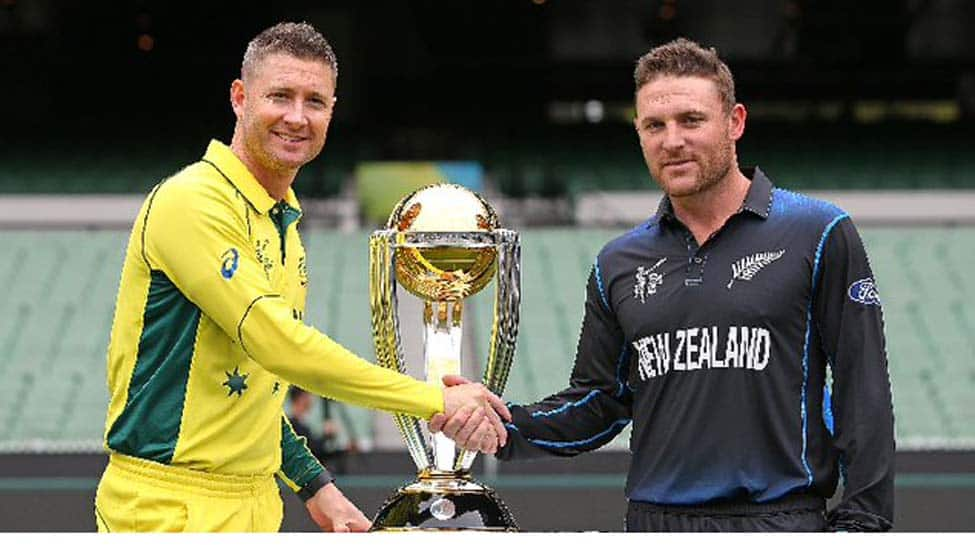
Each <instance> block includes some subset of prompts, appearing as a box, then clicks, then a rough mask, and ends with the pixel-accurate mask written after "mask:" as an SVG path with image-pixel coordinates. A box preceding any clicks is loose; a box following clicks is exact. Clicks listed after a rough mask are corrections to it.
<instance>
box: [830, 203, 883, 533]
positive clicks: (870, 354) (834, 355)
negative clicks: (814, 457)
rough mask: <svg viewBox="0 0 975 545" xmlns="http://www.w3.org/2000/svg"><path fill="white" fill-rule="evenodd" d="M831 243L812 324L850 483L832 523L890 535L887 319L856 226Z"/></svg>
mask: <svg viewBox="0 0 975 545" xmlns="http://www.w3.org/2000/svg"><path fill="white" fill-rule="evenodd" d="M828 237H829V238H828V239H827V241H826V244H825V247H824V248H823V254H822V256H821V259H822V263H821V271H822V273H821V278H820V282H819V286H818V289H817V291H816V293H815V294H814V296H815V305H814V312H815V317H814V320H815V322H816V324H818V327H819V334H820V337H821V339H822V342H823V348H824V350H825V352H826V355H827V357H828V358H829V363H830V367H831V370H832V375H833V394H832V410H833V416H834V426H835V427H834V432H833V444H834V446H835V448H836V449H838V450H839V452H840V464H841V468H840V469H841V474H842V475H844V476H845V480H846V483H845V487H844V491H843V498H842V500H841V502H840V503H839V505H838V506H837V507H836V508H835V509H834V510H833V512H832V513H831V514H830V524H831V526H832V527H833V528H835V529H840V530H888V529H890V527H891V525H892V522H891V521H893V518H894V411H893V406H892V402H891V391H890V377H889V375H888V371H887V354H886V351H885V348H884V325H883V314H882V312H881V308H880V300H879V298H878V296H877V289H876V286H875V284H874V278H873V272H872V271H871V270H870V263H869V262H868V261H867V255H866V252H865V251H864V249H863V243H862V242H861V241H860V236H859V235H858V234H857V231H856V228H855V227H854V226H853V223H852V221H850V219H849V218H846V219H843V220H841V221H840V222H839V223H838V224H837V225H836V227H835V228H834V229H833V231H832V232H831V233H830V234H829V235H828Z"/></svg>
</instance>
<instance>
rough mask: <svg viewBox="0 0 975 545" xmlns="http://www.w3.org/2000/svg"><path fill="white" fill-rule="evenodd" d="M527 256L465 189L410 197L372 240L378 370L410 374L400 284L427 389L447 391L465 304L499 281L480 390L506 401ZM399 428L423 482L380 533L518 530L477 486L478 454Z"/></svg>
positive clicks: (391, 505) (457, 366) (438, 188)
mask: <svg viewBox="0 0 975 545" xmlns="http://www.w3.org/2000/svg"><path fill="white" fill-rule="evenodd" d="M520 252H521V247H520V245H519V240H518V233H516V232H514V231H510V230H507V229H501V228H500V225H499V221H498V216H497V214H496V213H495V211H494V209H493V208H492V207H491V205H490V204H488V202H487V201H485V200H484V199H482V198H481V197H480V196H479V195H477V194H476V193H474V192H472V191H470V190H468V189H466V188H464V187H461V186H457V185H451V184H439V185H431V186H427V187H424V188H421V189H418V190H417V191H415V192H413V193H411V194H409V195H407V196H406V197H404V198H403V199H402V200H401V201H400V202H399V203H398V204H397V205H396V207H395V208H394V209H393V212H392V214H391V215H390V217H389V221H388V222H387V224H386V228H385V229H383V230H379V231H375V232H374V233H373V234H372V236H371V237H370V239H369V261H370V265H369V273H370V281H369V291H370V302H371V307H372V326H373V337H374V340H375V344H376V358H377V360H378V363H379V365H382V366H384V367H387V368H390V369H394V370H397V371H399V372H401V373H405V372H406V366H405V362H404V358H403V353H402V347H401V340H400V339H401V336H400V319H399V315H398V308H397V292H396V286H397V285H398V284H399V285H402V286H403V287H404V288H405V289H406V290H407V291H408V292H410V293H411V294H413V295H415V296H416V297H418V298H419V299H420V300H421V301H422V303H423V316H422V319H423V321H422V323H423V332H424V341H423V344H424V360H425V364H426V365H425V367H426V380H427V381H428V382H430V383H433V384H437V385H439V384H441V378H442V377H443V376H444V375H447V374H460V370H461V361H460V360H461V335H462V328H461V326H462V318H463V310H464V300H465V299H466V298H468V297H470V296H472V295H474V294H475V293H477V292H479V291H480V290H482V289H483V288H485V287H486V286H487V285H488V284H489V283H490V282H491V279H492V278H496V282H495V297H494V320H493V322H494V323H493V325H492V329H491V337H490V339H491V340H490V351H489V354H488V360H487V362H486V363H485V365H484V373H483V377H482V381H483V383H484V385H485V386H487V388H489V389H490V390H491V391H493V392H494V393H496V394H498V395H501V393H502V391H503V390H504V386H505V382H506V381H507V379H508V371H509V370H510V368H511V361H512V357H513V356H514V351H515V338H516V336H517V334H518V306H519V302H520V297H521V293H520V279H521V273H520V265H519V259H520ZM417 318H419V316H418V317H417ZM407 320H409V322H412V321H413V320H412V319H411V318H407ZM417 321H419V320H417ZM394 418H395V420H396V425H397V426H398V427H399V430H400V432H401V433H402V435H403V438H404V440H405V441H406V445H407V448H408V450H409V453H410V456H411V457H412V458H413V461H414V462H415V463H416V467H417V470H418V472H419V473H418V476H417V479H416V481H414V482H413V483H411V484H409V485H407V486H404V487H402V488H400V489H399V490H397V491H396V493H395V494H394V495H393V496H392V497H390V498H389V499H388V500H387V501H386V503H385V504H384V505H383V507H382V508H381V509H380V511H379V513H378V514H377V515H376V517H375V519H374V521H373V530H437V529H471V530H500V531H506V530H507V531H510V530H517V529H518V528H517V525H516V523H515V521H514V518H513V517H512V516H511V513H510V512H509V511H508V509H507V507H506V506H505V505H504V503H502V502H501V500H500V499H499V498H498V497H497V495H496V494H495V493H494V491H493V490H491V489H490V488H488V487H486V486H484V485H482V484H480V483H478V482H477V481H475V480H473V479H472V478H471V473H470V469H471V464H472V463H473V462H474V457H475V455H476V452H471V451H466V450H458V449H457V448H456V447H455V445H454V442H453V441H452V440H450V439H448V438H447V437H445V436H444V435H443V434H442V433H437V434H433V435H432V436H429V434H428V433H427V432H426V431H425V430H424V429H423V427H421V422H420V420H419V419H417V418H415V417H413V416H409V415H404V414H397V415H395V416H394Z"/></svg>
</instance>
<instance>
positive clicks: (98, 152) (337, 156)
mask: <svg viewBox="0 0 975 545" xmlns="http://www.w3.org/2000/svg"><path fill="white" fill-rule="evenodd" d="M907 136H909V138H907ZM356 138H358V140H355V139H356ZM203 145H204V143H202V142H193V143H185V142H184V143H180V144H179V145H177V146H175V149H174V147H173V146H171V145H163V144H153V145H146V146H140V147H138V148H134V147H133V148H131V149H128V148H126V149H120V148H119V146H118V145H103V146H92V145H91V144H88V146H89V147H88V148H86V147H84V146H80V147H77V148H71V149H48V150H45V151H43V152H38V151H34V150H0V164H2V165H3V167H4V168H3V169H0V194H2V193H145V192H146V191H147V190H148V189H149V188H150V187H152V186H153V185H155V183H156V182H158V181H159V180H161V179H162V178H164V177H165V176H168V175H170V174H172V173H173V171H174V169H176V168H178V167H179V165H182V164H186V163H187V162H191V161H193V160H195V159H196V158H198V157H199V155H200V153H201V151H202V146H203ZM973 147H975V139H973V136H972V132H971V131H970V130H967V127H965V126H964V125H935V124H911V123H902V124H878V125H842V124H836V125H833V124H828V125H814V124H813V125H791V124H754V125H750V126H749V127H748V130H747V132H746V136H745V137H744V138H743V139H742V140H741V141H739V144H738V153H739V159H740V162H741V164H743V165H752V164H756V163H757V164H759V165H761V166H762V167H763V168H764V169H765V170H766V172H768V173H769V174H770V175H771V176H772V177H773V179H774V180H775V181H776V183H777V184H778V185H780V186H782V187H786V188H790V189H807V190H808V189H932V188H940V189H950V188H975V175H973V174H972V173H973V172H975V154H972V153H970V152H969V150H971V149H972V148H973ZM381 149H382V146H381V145H377V143H375V142H371V141H369V140H367V139H365V138H363V137H361V136H357V135H356V136H354V135H351V134H349V135H347V138H346V139H345V140H341V139H335V141H334V142H333V141H332V140H331V139H330V140H329V144H328V147H327V148H326V151H325V153H324V154H323V156H322V157H321V158H320V159H318V160H316V161H313V162H312V163H310V164H309V165H307V166H306V167H305V168H303V169H302V171H301V174H300V175H299V178H298V180H297V181H296V190H297V191H298V192H299V193H300V194H301V195H303V196H306V197H329V196H333V195H336V194H338V193H340V192H341V191H342V190H343V188H345V187H346V186H347V185H349V184H348V181H349V180H350V179H351V178H352V176H353V173H354V171H355V168H356V164H357V163H358V162H361V161H370V160H378V159H383V160H388V159H391V158H390V157H384V156H382V155H381V154H382V152H381V151H379V150H381ZM464 149H465V151H464V154H463V156H460V157H456V158H459V159H463V160H469V161H477V162H480V163H481V164H482V165H483V166H484V169H485V173H486V175H487V179H488V180H490V181H492V182H493V183H494V184H495V186H496V187H498V189H499V190H500V191H501V193H503V194H505V195H508V196H512V197H522V196H528V195H534V196H543V197H552V196H569V197H572V196H573V195H576V194H578V193H579V192H584V191H595V190H613V189H645V188H647V187H648V186H649V185H650V184H651V181H650V179H649V176H648V173H647V169H646V167H645V166H644V163H643V158H642V156H641V154H640V149H639V144H638V142H637V138H636V135H635V134H634V133H633V132H632V130H631V129H630V127H628V126H625V125H624V126H621V125H618V124H607V125H598V126H595V125H594V126H588V125H587V126H565V127H556V128H554V129H549V130H540V129H537V128H536V129H532V128H530V127H526V128H525V130H524V131H519V132H518V133H512V134H505V135H503V136H496V137H494V139H490V138H488V139H484V140H483V141H481V142H480V143H479V144H477V145H475V144H474V143H469V144H468V145H466V147H465V148H464ZM357 150H366V151H357ZM370 150H371V151H370ZM395 158H396V157H392V159H395ZM432 159H443V157H433V158H432Z"/></svg>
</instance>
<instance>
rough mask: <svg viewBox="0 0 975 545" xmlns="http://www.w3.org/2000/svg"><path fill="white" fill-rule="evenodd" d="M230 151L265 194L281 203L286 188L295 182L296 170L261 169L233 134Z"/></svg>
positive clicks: (285, 195)
mask: <svg viewBox="0 0 975 545" xmlns="http://www.w3.org/2000/svg"><path fill="white" fill-rule="evenodd" d="M230 150H231V151H233V152H234V155H236V156H237V158H238V159H240V162H241V163H244V166H245V167H247V170H248V171H250V173H251V174H252V175H253V176H254V178H255V179H256V180H257V182H258V183H259V184H261V186H262V187H263V188H264V190H265V191H267V194H268V195H270V196H271V198H272V199H274V200H275V201H282V200H284V199H285V197H287V195H288V188H289V187H291V184H292V183H293V182H294V181H295V176H297V175H298V171H297V169H296V170H294V171H286V172H282V171H277V170H269V169H266V168H262V167H261V165H260V164H259V163H258V162H257V161H254V160H253V159H252V158H251V156H250V154H249V153H247V148H246V146H244V142H243V140H242V139H241V138H239V137H238V135H237V134H234V138H233V140H231V142H230Z"/></svg>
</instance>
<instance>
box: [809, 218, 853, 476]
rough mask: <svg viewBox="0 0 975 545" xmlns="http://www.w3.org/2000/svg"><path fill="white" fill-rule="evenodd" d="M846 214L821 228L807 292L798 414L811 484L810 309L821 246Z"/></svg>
mask: <svg viewBox="0 0 975 545" xmlns="http://www.w3.org/2000/svg"><path fill="white" fill-rule="evenodd" d="M848 217H849V215H848V214H840V215H839V216H836V217H835V218H833V221H831V222H829V225H827V226H826V228H825V229H823V235H822V236H821V237H820V238H819V246H818V247H817V248H816V259H815V261H814V262H813V271H812V290H811V291H810V293H809V305H808V306H807V307H806V338H805V342H803V346H802V396H801V402H800V407H799V414H800V416H801V417H802V467H803V468H804V469H805V470H806V484H807V485H812V482H813V474H812V469H810V468H809V460H807V453H806V443H807V439H806V435H807V433H808V428H809V426H808V420H809V418H808V414H807V413H808V411H807V409H806V388H807V385H808V382H809V341H810V340H811V339H812V311H813V299H814V298H815V296H816V285H817V280H818V277H819V264H820V261H821V259H822V257H823V247H824V246H826V239H827V238H829V233H830V232H831V231H832V230H833V228H834V227H836V224H837V223H839V222H840V221H841V220H843V219H844V218H848Z"/></svg>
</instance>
